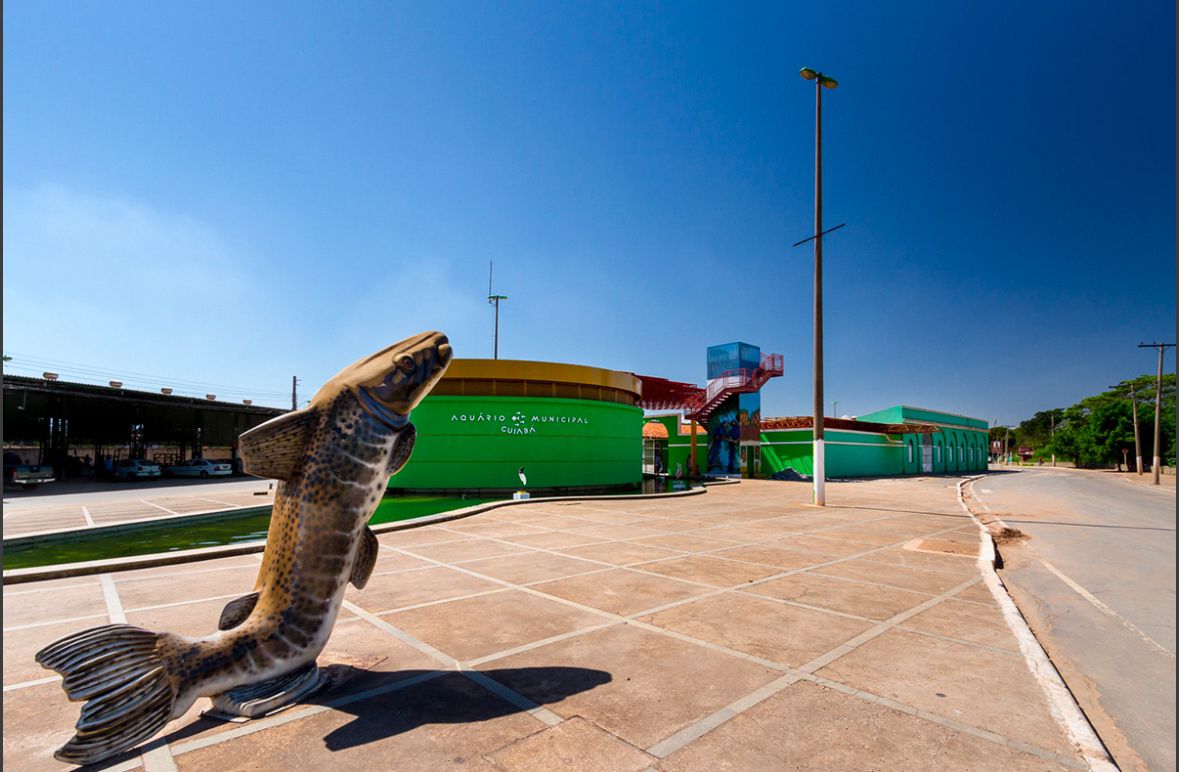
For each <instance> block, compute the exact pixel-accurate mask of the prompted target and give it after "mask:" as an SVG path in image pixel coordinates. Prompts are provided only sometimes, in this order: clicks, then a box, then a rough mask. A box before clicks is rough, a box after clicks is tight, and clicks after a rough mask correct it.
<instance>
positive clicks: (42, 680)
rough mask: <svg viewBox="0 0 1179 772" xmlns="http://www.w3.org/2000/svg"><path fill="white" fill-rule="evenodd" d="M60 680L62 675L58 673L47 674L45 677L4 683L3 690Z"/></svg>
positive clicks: (13, 690)
mask: <svg viewBox="0 0 1179 772" xmlns="http://www.w3.org/2000/svg"><path fill="white" fill-rule="evenodd" d="M60 680H62V677H61V676H59V675H55V676H48V677H47V678H34V679H33V680H32V681H20V682H18V683H15V684H5V685H4V691H5V692H15V691H19V690H20V689H28V688H31V687H33V686H41V685H42V684H51V683H53V682H54V681H60Z"/></svg>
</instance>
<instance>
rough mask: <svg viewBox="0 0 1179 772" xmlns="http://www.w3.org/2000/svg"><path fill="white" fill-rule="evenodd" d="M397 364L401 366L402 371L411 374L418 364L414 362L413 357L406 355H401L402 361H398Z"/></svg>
mask: <svg viewBox="0 0 1179 772" xmlns="http://www.w3.org/2000/svg"><path fill="white" fill-rule="evenodd" d="M397 366H398V367H399V368H401V372H403V373H406V374H409V373H412V372H413V371H414V368H415V367H416V366H417V365H416V364H415V363H414V361H413V357H410V356H404V357H401V361H400V362H398V363H397Z"/></svg>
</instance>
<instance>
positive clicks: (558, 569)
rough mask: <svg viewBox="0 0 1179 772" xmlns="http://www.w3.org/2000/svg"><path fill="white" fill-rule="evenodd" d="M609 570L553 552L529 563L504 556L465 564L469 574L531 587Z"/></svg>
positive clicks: (530, 558) (533, 558)
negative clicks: (551, 580)
mask: <svg viewBox="0 0 1179 772" xmlns="http://www.w3.org/2000/svg"><path fill="white" fill-rule="evenodd" d="M607 567H608V566H604V565H602V564H601V563H599V562H593V561H589V560H580V559H578V558H574V557H570V556H568V555H559V554H556V553H552V552H541V553H538V554H536V555H531V556H529V559H528V560H520V559H519V557H517V556H516V555H503V556H500V557H495V558H486V559H484V560H472V561H468V562H466V563H463V568H464V569H466V570H467V571H474V572H475V573H477V574H481V575H483V576H487V577H491V578H492V579H499V580H501V581H504V582H510V583H512V584H530V583H532V582H543V581H546V580H550V579H561V578H563V577H566V576H576V575H578V574H584V573H588V572H590V571H601V570H602V569H603V568H607Z"/></svg>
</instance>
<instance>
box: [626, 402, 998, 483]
mask: <svg viewBox="0 0 1179 772" xmlns="http://www.w3.org/2000/svg"><path fill="white" fill-rule="evenodd" d="M646 421H647V422H648V423H651V422H657V423H659V424H660V425H662V427H663V429H664V430H665V431H666V433H667V439H666V452H665V453H663V454H662V455H663V457H664V458H666V459H667V463H666V465H665V467H664V468H665V469H667V470H669V471H674V470H675V469H676V468H677V466H681V465H682V468H684V469H687V468H688V465H689V464H688V459H689V455H690V453H691V448H692V428H691V425H690V424H687V423H685V422H683V421H682V420H681V417H680V415H679V414H671V415H650V416H647V418H646ZM823 423H824V435H825V437H824V439H825V442H824V447H825V449H826V458H825V461H826V476H827V477H828V478H829V479H830V478H839V477H882V476H893V475H921V474H958V473H967V472H976V471H983V470H985V469H986V468H987V423H986V421H984V420H982V419H979V418H970V417H968V416H963V415H958V414H956V413H948V412H944V411H939V410H931V409H928V408H917V407H911V406H909V405H896V406H894V407H890V408H886V409H884V410H878V411H876V412H874V413H869V414H867V415H863V416H858V417H857V418H854V419H847V418H830V417H825V418H824V419H823ZM696 431H697V436H696V446H697V450H696V453H697V459H698V460H702V454H703V453H705V452H707V451H706V450H705V449H706V448H707V447H708V441H709V437H708V434H707V430H706V429H704V428H703V427H700V426H697V429H696ZM647 434H651V432H648V433H647ZM658 434H659V435H660V436H661V435H662V432H658ZM760 439H761V441H760V443H759V444H758V445H756V446H751V447H750V450H751V451H753V453H754V454H755V457H754V458H753V460H752V463H747V464H744V465H743V468H742V470H741V471H742V475H743V476H745V477H770V476H772V475H774V474H777V473H778V472H781V471H782V470H784V469H793V470H794V471H795V472H798V473H799V474H803V475H811V474H813V473H814V458H813V443H812V421H811V417H810V416H794V417H789V418H764V419H762V420H761V435H760ZM661 444H662V443H661ZM699 466H700V468H701V469H702V470H703V469H704V464H703V463H700V464H699Z"/></svg>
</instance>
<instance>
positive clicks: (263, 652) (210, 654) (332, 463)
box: [36, 332, 451, 764]
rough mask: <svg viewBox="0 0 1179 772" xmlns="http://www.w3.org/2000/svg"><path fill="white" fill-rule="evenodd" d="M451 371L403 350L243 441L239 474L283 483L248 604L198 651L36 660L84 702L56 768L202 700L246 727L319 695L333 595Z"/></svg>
mask: <svg viewBox="0 0 1179 772" xmlns="http://www.w3.org/2000/svg"><path fill="white" fill-rule="evenodd" d="M450 358H451V349H450V345H449V342H448V341H447V338H446V336H445V335H443V334H441V333H438V332H426V333H422V334H420V335H416V336H414V337H411V338H407V339H405V340H403V341H401V342H400V343H396V344H394V345H392V346H389V347H388V348H385V349H383V350H381V351H378V352H377V353H375V354H373V355H372V356H368V357H365V358H364V359H361V360H359V361H357V362H355V363H354V364H352V365H351V366H349V367H347V368H345V369H344V370H342V371H340V372H339V373H338V374H337V375H336V376H335V377H334V378H332V379H331V380H330V381H328V382H327V383H326V384H325V385H324V386H323V388H321V389H320V390H319V392H318V393H316V395H315V397H313V398H312V400H311V403H310V404H309V405H307V406H306V407H304V408H302V409H300V410H295V411H292V412H290V413H286V414H284V415H281V416H279V417H277V418H274V419H272V420H270V421H267V422H266V423H264V424H261V425H259V426H256V427H255V428H253V429H251V430H249V431H247V432H245V433H244V434H242V435H241V437H240V438H239V441H238V444H239V450H240V455H241V457H242V463H243V468H244V469H245V470H246V471H247V472H250V473H251V474H254V475H258V476H259V477H269V478H275V479H278V480H279V481H280V482H279V484H278V486H277V490H276V491H275V495H274V509H273V513H272V515H271V518H270V530H269V532H268V533H267V536H266V549H265V552H264V553H263V555H262V566H261V568H260V569H259V571H258V579H257V581H256V582H255V583H254V591H253V592H251V593H249V594H248V595H244V596H242V597H240V598H238V599H236V600H233V601H230V603H229V604H228V605H227V606H226V607H225V610H224V611H223V612H222V614H221V619H220V623H219V625H218V627H219V630H218V631H217V632H215V633H213V634H211V635H207V636H205V637H202V638H190V637H187V636H184V635H178V634H176V633H168V632H153V631H150V630H144V629H142V628H139V627H135V626H132V625H126V624H111V625H104V626H102V627H95V628H91V629H89V630H83V631H82V632H79V633H75V634H73V635H70V636H67V637H65V638H62V639H61V640H59V641H57V642H56V643H53V644H50V645H49V646H47V647H45V648H44V649H42V650H41V651H39V652H38V653H37V655H36V659H37V662H39V663H40V664H41V665H42V666H44V667H46V668H50V669H53V670H56V671H57V672H58V673H60V674H61V675H62V676H64V680H63V681H62V688H63V689H64V690H65V692H66V695H67V696H68V697H69V699H70V700H74V701H81V700H85V701H86V703H85V704H84V705H83V706H82V711H81V717H80V718H79V719H78V722H77V724H76V725H75V729H76V732H75V734H74V737H73V738H72V739H71V740H70V741H69V742H67V743H66V744H65V745H63V746H62V747H61V748H60V749H59V750H58V751H57V752H56V753H55V754H54V755H55V756H56V758H57V759H59V760H60V761H64V762H68V763H73V764H89V763H93V762H97V761H102V760H104V759H107V758H110V757H112V756H115V755H117V754H119V753H122V752H123V751H126V750H128V749H130V748H132V747H134V746H135V745H137V744H139V743H140V742H143V741H144V740H147V739H148V738H150V737H151V736H153V735H154V734H156V732H158V731H159V730H160V729H161V728H163V726H164V725H165V724H166V723H167V722H168V721H170V720H171V719H174V718H178V717H180V716H182V715H184V714H185V713H186V712H187V711H188V709H189V708H190V707H191V706H192V705H193V703H194V702H196V700H197V699H198V698H200V697H212V698H213V705H214V707H215V708H217V709H218V710H220V711H222V712H224V713H229V714H233V715H239V716H247V717H254V716H258V715H263V714H265V713H267V712H270V711H273V710H275V709H277V708H278V707H281V706H282V705H285V704H289V703H291V702H294V701H297V700H299V699H301V698H302V697H304V696H306V695H308V694H310V693H311V692H312V691H314V690H315V689H316V688H318V686H319V684H320V683H321V676H320V673H319V670H318V668H317V667H316V665H315V658H316V657H317V656H318V655H319V653H320V652H321V651H322V650H323V647H324V646H325V645H326V644H327V640H328V636H329V635H330V634H331V631H332V627H333V626H334V625H335V622H336V615H337V614H338V613H339V610H340V604H341V603H342V602H343V598H344V590H345V589H346V588H347V585H348V583H349V582H351V583H352V584H353V585H354V586H356V587H357V588H362V587H364V585H365V584H366V583H367V581H368V578H369V576H370V575H371V573H372V570H373V565H374V564H375V562H376V558H377V538H376V536H375V535H374V534H373V532H372V530H370V529H369V528H368V520H369V518H370V517H371V516H372V513H373V511H374V510H375V509H376V506H377V504H378V502H380V500H381V496H382V495H383V494H384V491H385V488H386V485H387V482H388V478H389V476H390V475H392V474H394V473H396V472H397V471H398V470H399V469H400V468H401V467H402V466H404V464H405V462H406V461H408V460H409V455H410V452H411V451H412V450H413V444H414V437H415V436H416V435H415V430H414V426H413V424H411V423H410V422H409V414H410V411H411V410H412V409H413V408H414V407H415V406H416V405H417V404H418V402H420V401H421V399H422V398H423V397H424V396H426V394H427V393H429V391H430V389H432V388H433V387H434V384H436V383H437V382H438V380H439V379H440V378H441V377H442V375H443V373H444V372H445V371H446V368H447V366H448V365H449V364H450Z"/></svg>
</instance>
